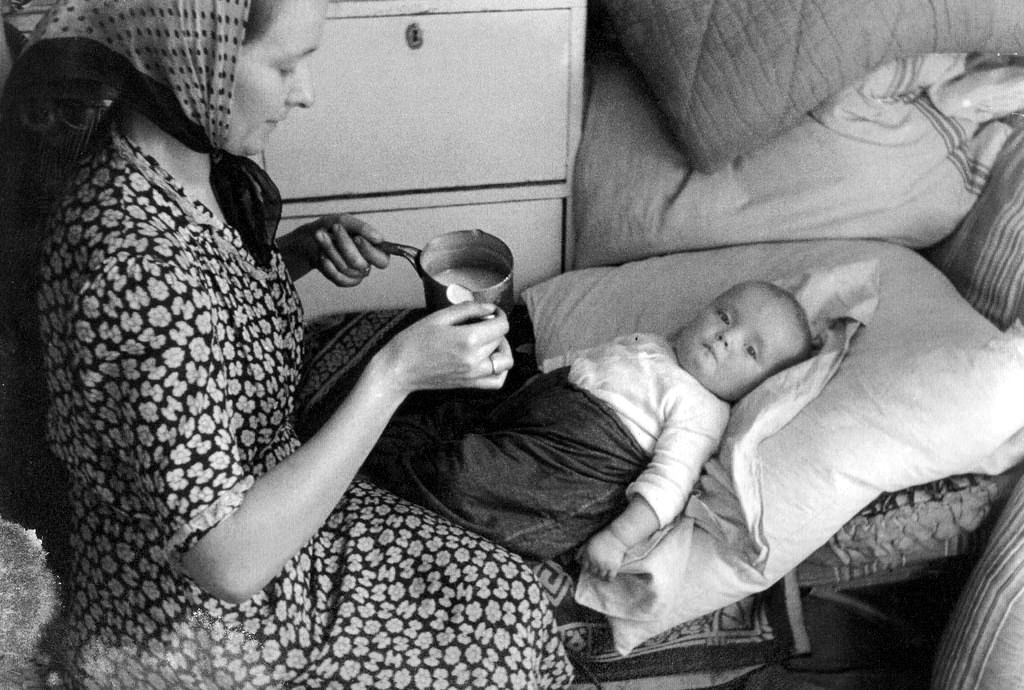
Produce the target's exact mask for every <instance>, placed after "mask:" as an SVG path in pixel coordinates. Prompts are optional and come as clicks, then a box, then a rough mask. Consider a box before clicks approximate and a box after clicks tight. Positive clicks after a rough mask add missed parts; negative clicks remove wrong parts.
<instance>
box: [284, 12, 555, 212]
mask: <svg viewBox="0 0 1024 690" xmlns="http://www.w3.org/2000/svg"><path fill="white" fill-rule="evenodd" d="M407 34H408V36H409V38H407ZM569 36H570V12H569V11H568V10H566V9H547V10H529V11H517V12H465V13H448V14H416V15H403V16H384V17H344V18H333V19H329V20H328V22H327V26H326V28H325V32H324V37H323V41H322V42H321V44H320V48H319V50H318V51H317V52H316V53H315V54H314V55H313V57H312V60H313V65H312V70H313V79H314V85H315V88H316V104H315V105H314V106H313V107H312V108H310V109H308V110H293V111H292V112H291V114H290V115H289V116H288V119H286V120H285V121H284V122H283V123H281V124H280V125H279V126H278V130H277V131H276V132H275V133H274V134H273V135H272V136H271V138H270V145H269V147H268V149H267V151H266V166H267V169H268V170H269V171H270V173H271V175H272V176H273V177H274V179H275V181H277V183H278V184H279V185H280V186H281V190H282V194H283V196H284V197H285V198H315V197H323V196H346V195H366V194H380V193H389V192H397V191H410V190H417V191H422V190H430V189H445V188H456V187H467V186H482V185H500V184H511V183H524V182H535V181H551V180H562V179H565V178H566V176H567V157H568V152H567V150H568V146H569V142H568V137H569V103H568V99H567V96H566V94H567V93H568V83H569V72H570V62H569V46H570V40H569ZM417 40H418V41H421V43H420V44H419V47H410V41H412V45H416V41H417Z"/></svg>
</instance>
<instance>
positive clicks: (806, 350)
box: [733, 280, 815, 373]
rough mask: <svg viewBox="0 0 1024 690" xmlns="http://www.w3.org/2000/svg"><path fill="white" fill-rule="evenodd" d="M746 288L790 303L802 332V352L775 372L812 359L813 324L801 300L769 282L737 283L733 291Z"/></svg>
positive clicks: (783, 363) (784, 362) (749, 281)
mask: <svg viewBox="0 0 1024 690" xmlns="http://www.w3.org/2000/svg"><path fill="white" fill-rule="evenodd" d="M745 287H759V288H761V289H763V290H767V291H768V292H770V293H771V294H772V295H773V296H775V297H778V298H779V299H781V300H783V301H784V302H786V303H788V304H789V305H790V307H791V308H792V311H793V315H794V316H795V317H796V325H797V328H798V329H799V330H800V338H801V340H802V343H801V347H800V351H799V352H798V353H797V354H796V355H794V356H793V357H791V358H789V359H787V360H785V361H783V362H781V363H780V364H779V366H777V367H776V368H775V371H776V372H778V371H782V370H783V369H788V368H789V367H791V366H793V365H794V364H798V363H799V362H802V361H804V360H805V359H807V358H808V357H810V356H811V353H812V352H813V351H814V345H815V342H814V334H813V333H812V332H811V322H810V319H808V318H807V312H806V311H805V310H804V308H803V305H801V304H800V302H799V300H797V298H796V295H794V294H793V293H792V292H790V291H789V290H787V289H786V288H784V287H780V286H778V285H776V284H775V283H772V282H769V281H767V280H746V281H743V282H742V283H737V284H736V285H735V286H733V289H737V288H745ZM773 373H774V372H773Z"/></svg>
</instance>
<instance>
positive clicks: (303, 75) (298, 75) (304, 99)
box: [288, 65, 316, 108]
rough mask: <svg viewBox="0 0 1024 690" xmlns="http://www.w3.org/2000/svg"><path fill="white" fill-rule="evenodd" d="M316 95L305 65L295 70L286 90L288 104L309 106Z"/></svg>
mask: <svg viewBox="0 0 1024 690" xmlns="http://www.w3.org/2000/svg"><path fill="white" fill-rule="evenodd" d="M314 101H316V96H315V95H314V93H313V79H312V76H311V75H310V73H309V69H307V68H306V66H305V65H302V66H299V67H297V68H296V70H295V81H294V82H293V84H292V88H291V91H289V92H288V105H290V106H292V107H296V108H311V107H312V106H313V103H314Z"/></svg>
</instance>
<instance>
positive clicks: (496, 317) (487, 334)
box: [370, 302, 513, 395]
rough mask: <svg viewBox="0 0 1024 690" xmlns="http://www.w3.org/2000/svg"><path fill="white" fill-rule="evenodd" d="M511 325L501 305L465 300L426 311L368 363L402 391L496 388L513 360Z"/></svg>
mask: <svg viewBox="0 0 1024 690" xmlns="http://www.w3.org/2000/svg"><path fill="white" fill-rule="evenodd" d="M508 329H509V324H508V318H507V317H506V315H505V313H504V312H503V311H502V310H501V309H499V308H498V307H497V306H495V305H493V304H485V303H478V302H463V303H461V304H456V305H453V306H451V307H448V308H446V309H441V310H439V311H436V312H433V313H431V314H428V315H427V316H425V317H424V318H422V319H420V320H419V321H417V322H416V323H414V324H413V325H411V326H409V327H408V328H406V329H405V330H404V331H402V332H401V333H399V334H398V335H396V336H395V337H394V338H393V339H392V340H391V341H390V342H388V343H387V344H386V345H385V346H384V347H383V348H381V350H380V351H379V352H378V353H377V355H375V356H374V358H373V362H371V365H370V368H371V369H372V370H376V372H377V374H378V375H379V376H381V377H383V378H384V380H385V383H386V384H390V385H391V386H393V387H394V389H395V390H396V392H398V393H400V394H401V395H407V394H409V393H412V392H414V391H417V390H426V389H443V388H479V389H488V390H497V389H498V388H501V386H502V385H503V384H504V383H505V377H506V376H507V375H508V370H509V369H511V368H512V363H513V360H512V348H511V346H510V345H509V343H508V340H506V339H505V335H506V334H507V333H508ZM375 365H376V366H375Z"/></svg>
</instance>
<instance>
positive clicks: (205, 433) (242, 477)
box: [70, 255, 253, 559]
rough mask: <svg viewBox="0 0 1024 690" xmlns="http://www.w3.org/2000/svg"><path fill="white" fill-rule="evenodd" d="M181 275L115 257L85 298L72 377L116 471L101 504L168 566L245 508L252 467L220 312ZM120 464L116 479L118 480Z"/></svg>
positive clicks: (173, 267) (154, 261)
mask: <svg viewBox="0 0 1024 690" xmlns="http://www.w3.org/2000/svg"><path fill="white" fill-rule="evenodd" d="M200 281H201V278H200V277H199V276H198V275H195V272H189V271H187V270H186V269H185V267H184V266H182V265H181V264H175V263H172V262H171V261H161V260H160V259H159V257H156V258H154V257H152V256H148V255H146V256H142V257H131V258H129V259H123V258H108V259H107V261H106V264H105V265H104V267H103V270H102V271H100V272H99V273H97V274H94V277H93V278H92V279H91V281H90V284H89V286H88V289H85V290H82V291H81V292H80V297H79V301H78V305H77V313H76V315H75V318H74V319H73V324H72V326H71V327H72V328H73V331H74V332H73V335H72V336H71V340H72V342H73V351H72V353H71V358H72V360H73V362H70V364H71V369H70V370H71V371H72V372H73V375H74V376H76V377H77V384H78V385H79V387H80V390H81V391H82V395H84V396H85V398H86V400H85V401H84V407H83V409H86V410H90V414H91V415H93V417H94V419H92V420H91V423H92V424H93V425H94V429H93V431H92V433H90V434H88V436H89V437H92V438H94V439H95V442H94V443H95V445H96V446H97V447H96V448H95V452H97V453H100V454H102V455H103V456H104V461H103V462H101V463H98V466H99V467H107V468H108V471H107V472H106V473H105V474H106V476H104V477H102V478H100V479H101V484H100V485H101V487H102V489H101V491H102V492H103V493H104V494H105V495H104V496H102V497H101V500H104V502H107V503H109V504H112V508H113V509H114V510H118V511H122V512H125V513H128V514H130V515H132V517H136V518H137V519H138V521H139V524H140V525H141V526H142V527H143V528H144V529H146V530H147V532H149V533H150V537H151V543H156V544H162V545H163V548H164V550H165V553H167V555H168V557H170V558H172V559H174V558H176V554H175V553H173V552H174V551H175V550H177V551H184V550H187V549H188V548H189V547H191V545H192V544H193V543H194V542H195V541H197V540H198V539H199V538H200V537H201V536H202V535H203V534H204V533H205V532H206V531H208V530H209V529H210V528H212V527H213V526H214V525H216V524H217V523H218V522H220V521H221V520H222V519H224V517H226V516H227V515H229V514H230V513H231V512H233V511H234V509H235V508H237V506H238V505H239V504H240V503H241V501H242V497H243V495H244V493H245V491H246V490H247V489H248V488H249V487H250V486H251V485H252V482H253V477H252V476H251V475H250V474H249V472H248V471H247V469H246V467H245V466H243V463H242V462H241V461H240V453H239V449H238V445H237V443H236V434H235V431H236V422H235V421H234V420H235V419H236V417H235V415H234V414H233V410H232V409H231V404H230V403H229V397H228V394H229V388H230V385H231V384H230V383H229V379H230V376H229V373H228V371H227V370H226V368H227V364H226V362H225V358H224V352H223V349H224V346H223V343H222V342H221V341H220V339H219V338H218V327H217V323H216V317H215V315H216V310H215V309H214V308H213V304H212V297H211V294H210V291H209V290H207V289H204V287H203V285H202V284H201V282H200ZM111 463H114V465H113V468H114V470H115V471H110V470H109V468H110V467H111Z"/></svg>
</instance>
